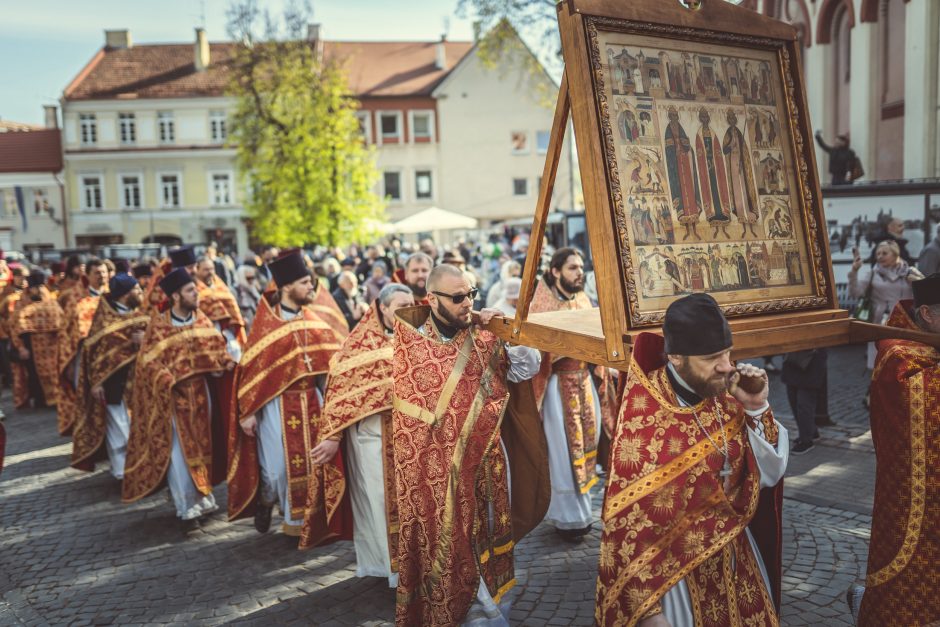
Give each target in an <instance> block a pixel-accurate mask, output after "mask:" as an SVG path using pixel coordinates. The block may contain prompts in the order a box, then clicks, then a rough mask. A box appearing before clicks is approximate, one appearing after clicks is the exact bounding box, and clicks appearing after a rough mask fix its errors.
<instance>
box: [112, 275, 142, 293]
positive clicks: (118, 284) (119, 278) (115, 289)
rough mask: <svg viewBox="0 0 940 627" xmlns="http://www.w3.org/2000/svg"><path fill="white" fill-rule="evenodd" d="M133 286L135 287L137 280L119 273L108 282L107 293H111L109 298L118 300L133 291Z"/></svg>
mask: <svg viewBox="0 0 940 627" xmlns="http://www.w3.org/2000/svg"><path fill="white" fill-rule="evenodd" d="M135 285H137V279H135V278H134V277H132V276H131V275H129V274H127V273H126V272H121V273H118V274H115V275H114V276H113V277H111V280H110V281H109V282H108V291H109V292H110V293H111V298H120V297H121V296H124V295H125V294H127V293H128V292H130V291H131V290H132V289H134V286H135Z"/></svg>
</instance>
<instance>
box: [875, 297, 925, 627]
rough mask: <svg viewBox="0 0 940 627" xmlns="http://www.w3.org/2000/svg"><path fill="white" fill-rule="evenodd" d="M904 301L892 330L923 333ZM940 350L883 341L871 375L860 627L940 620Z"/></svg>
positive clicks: (892, 321) (892, 320)
mask: <svg viewBox="0 0 940 627" xmlns="http://www.w3.org/2000/svg"><path fill="white" fill-rule="evenodd" d="M911 306H912V302H911V301H901V302H900V303H899V304H898V305H897V306H896V307H895V309H894V311H893V312H892V314H891V317H890V319H889V320H888V326H892V327H898V328H901V329H918V327H917V325H916V324H915V323H914V321H913V320H912V319H911V316H910V315H909V314H908V311H909V308H910V307H911ZM938 364H940V351H938V350H937V349H935V348H932V347H930V346H927V345H925V344H920V343H917V342H912V341H910V340H881V341H880V342H878V359H877V362H876V364H875V370H874V373H873V375H872V386H871V434H872V440H873V441H874V444H875V458H876V460H877V470H876V474H875V505H874V508H873V509H872V521H871V542H870V543H869V547H868V575H867V577H866V581H865V595H864V596H863V597H862V605H861V608H860V611H859V616H858V625H859V626H860V627H874V626H881V625H934V624H937V623H938V622H940V596H938V595H937V590H938V587H940V367H938Z"/></svg>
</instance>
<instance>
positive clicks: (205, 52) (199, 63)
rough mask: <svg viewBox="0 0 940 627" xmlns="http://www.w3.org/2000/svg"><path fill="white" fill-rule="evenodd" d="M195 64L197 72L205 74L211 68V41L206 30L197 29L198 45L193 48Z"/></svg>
mask: <svg viewBox="0 0 940 627" xmlns="http://www.w3.org/2000/svg"><path fill="white" fill-rule="evenodd" d="M193 57H194V59H193V63H194V65H195V66H196V71H197V72H204V71H205V70H206V68H208V67H209V40H208V39H206V29H204V28H197V29H196V45H195V46H194V47H193Z"/></svg>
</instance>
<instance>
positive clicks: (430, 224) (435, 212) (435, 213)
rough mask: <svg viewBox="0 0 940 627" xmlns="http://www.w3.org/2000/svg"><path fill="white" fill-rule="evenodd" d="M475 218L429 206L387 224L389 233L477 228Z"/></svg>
mask: <svg viewBox="0 0 940 627" xmlns="http://www.w3.org/2000/svg"><path fill="white" fill-rule="evenodd" d="M477 224H478V222H477V220H476V218H471V217H468V216H465V215H461V214H459V213H454V212H453V211H445V210H444V209H441V208H439V207H429V208H427V209H425V210H423V211H419V212H418V213H416V214H414V215H412V216H408V217H407V218H404V219H402V220H399V221H398V222H393V223H392V224H390V225H389V226H388V231H389V232H391V233H401V234H409V233H423V232H431V231H452V230H455V229H467V230H470V229H475V228H477Z"/></svg>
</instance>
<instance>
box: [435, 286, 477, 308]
mask: <svg viewBox="0 0 940 627" xmlns="http://www.w3.org/2000/svg"><path fill="white" fill-rule="evenodd" d="M431 293H432V294H435V295H437V296H441V297H443V298H449V299H450V300H451V301H452V302H453V303H454V304H455V305H459V304H460V303H462V302H463V301H464V300H466V299H467V297H469V298H470V300H471V301H474V300H476V299H477V295H478V294H479V293H480V290H478V289H477V288H473V289H472V290H470V291H469V292H467V293H466V294H445V293H443V292H434V291H432V292H431Z"/></svg>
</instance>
